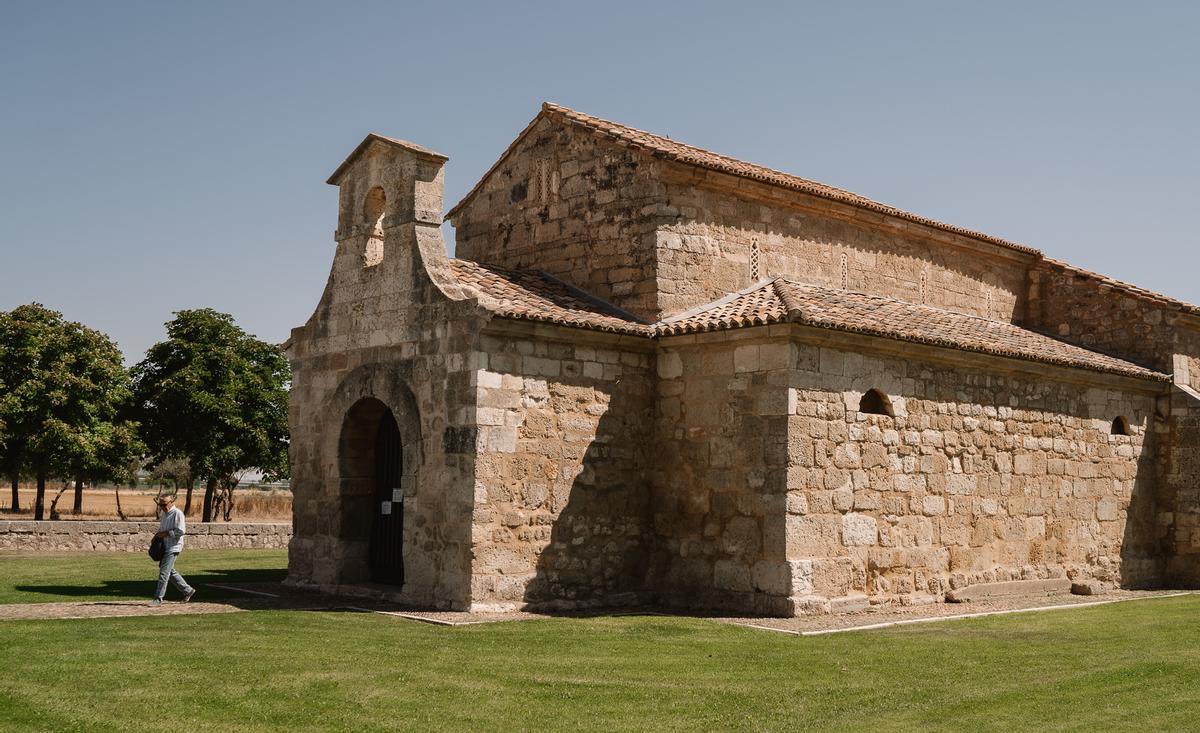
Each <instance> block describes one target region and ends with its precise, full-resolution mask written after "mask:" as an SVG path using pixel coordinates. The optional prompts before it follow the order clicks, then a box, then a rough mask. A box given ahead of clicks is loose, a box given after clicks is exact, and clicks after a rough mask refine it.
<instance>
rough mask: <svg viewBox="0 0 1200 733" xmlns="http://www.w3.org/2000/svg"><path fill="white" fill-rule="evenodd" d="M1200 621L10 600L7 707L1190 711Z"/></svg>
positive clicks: (4, 639) (806, 717)
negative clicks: (20, 607)
mask: <svg viewBox="0 0 1200 733" xmlns="http://www.w3.org/2000/svg"><path fill="white" fill-rule="evenodd" d="M199 554H200V553H196V555H197V556H199ZM3 562H7V561H3ZM148 562H149V561H147V563H148ZM275 563H276V566H277V565H278V556H276V560H275ZM214 565H215V564H214ZM8 583H9V581H7V580H6V581H5V584H8ZM94 584H98V582H97V583H94ZM6 592H7V591H6ZM1198 638H1200V597H1196V596H1189V597H1180V598H1170V599H1159V600H1150V601H1140V602H1134V603H1121V604H1115V605H1109V606H1101V607H1094V608H1085V609H1075V610H1069V611H1056V612H1053V613H1037V614H1027V615H1017V616H1006V617H994V618H988V619H976V620H967V621H953V622H943V623H938V624H927V625H918V626H908V627H903V628H899V629H891V630H884V631H871V632H860V633H848V634H836V635H832V636H825V637H812V638H799V637H793V636H784V635H780V634H772V633H768V632H763V631H755V630H751V629H744V628H738V627H733V626H725V625H721V624H718V623H715V622H710V621H704V620H698V619H678V618H663V617H656V616H645V617H599V618H592V619H566V618H562V619H550V620H540V621H527V622H509V623H499V624H487V625H479V626H467V627H457V628H446V627H437V626H430V625H426V624H420V623H416V622H411V621H405V620H400V619H396V618H392V617H387V616H381V615H377V614H368V613H353V612H344V613H343V612H319V613H318V612H303V611H256V612H246V613H238V614H223V615H207V616H173V617H167V616H160V617H144V618H118V619H94V620H71V621H4V622H0V729H2V730H5V731H8V730H87V731H128V730H139V731H158V730H161V731H184V730H220V731H266V730H289V731H290V730H299V731H325V730H334V731H354V732H356V733H357V732H360V731H385V730H413V731H423V730H464V731H477V732H485V731H498V730H499V731H503V730H556V731H557V730H568V731H573V732H576V731H591V730H597V731H613V730H702V731H713V730H747V731H757V730H786V731H796V730H846V731H870V732H871V733H877V732H882V731H907V730H947V731H1005V732H1006V733H1015V732H1016V731H1024V730H1080V731H1094V730H1122V729H1124V730H1133V729H1136V730H1141V731H1159V730H1195V729H1196V728H1197V720H1198V719H1200V644H1197V643H1196V641H1197V639H1198Z"/></svg>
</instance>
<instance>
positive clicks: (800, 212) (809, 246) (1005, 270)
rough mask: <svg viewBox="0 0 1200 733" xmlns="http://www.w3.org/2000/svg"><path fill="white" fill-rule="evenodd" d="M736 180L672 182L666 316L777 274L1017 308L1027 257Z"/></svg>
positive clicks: (1002, 314)
mask: <svg viewBox="0 0 1200 733" xmlns="http://www.w3.org/2000/svg"><path fill="white" fill-rule="evenodd" d="M709 178H713V176H709ZM738 188H739V190H738V192H737V194H736V195H734V194H731V193H730V192H729V191H727V190H724V189H712V188H708V187H707V186H705V185H695V183H694V182H693V181H685V182H683V183H672V184H671V185H669V186H668V189H667V191H668V201H669V207H668V211H667V213H668V214H674V215H675V216H676V218H675V221H674V222H672V223H670V224H667V225H665V226H663V227H662V228H661V229H660V231H659V234H658V241H657V248H658V253H657V260H658V268H657V274H658V288H659V290H660V292H661V295H660V303H659V305H660V310H661V312H662V313H663V314H664V315H673V314H675V313H679V312H682V311H685V310H687V309H689V308H693V307H696V306H698V305H702V304H704V303H708V302H710V301H713V300H716V299H717V298H721V297H723V296H724V295H726V294H727V293H731V292H735V291H737V290H740V289H742V288H745V287H747V286H749V285H751V284H753V283H754V282H756V281H758V280H760V279H763V278H774V277H788V278H793V279H796V280H800V281H803V282H809V283H813V284H817V285H824V286H826V287H832V288H842V289H848V290H857V291H861V292H866V293H873V294H878V295H885V296H889V297H892V298H899V299H901V300H906V301H909V302H911V303H926V304H929V305H933V306H937V307H939V308H945V309H947V310H951V311H956V312H959V313H969V314H973V315H980V316H986V317H988V318H995V319H998V320H1007V321H1011V320H1013V319H1014V318H1019V317H1020V315H1021V313H1022V308H1023V305H1024V304H1023V301H1024V298H1025V291H1026V285H1025V268H1026V266H1027V263H1026V260H1028V259H1030V258H1028V257H1025V256H1019V257H1018V256H1015V253H1012V252H1010V251H1007V250H1001V249H1000V248H997V247H994V246H990V245H982V244H977V245H975V246H974V247H973V248H965V247H964V246H959V247H955V246H953V244H954V242H946V241H935V238H934V237H933V234H932V231H931V230H928V229H927V228H923V227H920V226H919V225H911V226H907V227H898V226H892V227H883V226H871V225H869V224H868V223H867V222H858V221H848V220H845V219H842V218H838V217H837V216H835V215H833V212H832V209H833V208H834V207H832V206H831V205H830V204H829V203H827V202H822V201H820V200H817V199H814V198H812V197H805V196H800V195H798V194H792V195H790V196H789V197H785V196H782V195H781V194H780V192H778V191H770V190H769V189H765V188H764V190H763V191H761V192H759V191H756V190H755V188H754V187H753V186H746V185H743V186H739V187H738ZM748 194H761V195H754V196H752V195H748ZM826 210H827V211H829V212H830V213H823V212H824V211H826ZM944 238H945V237H942V239H944ZM959 244H960V245H962V244H963V243H962V242H959ZM755 250H757V252H755ZM752 259H757V260H758V267H757V272H755V268H754V267H753V266H752V263H751V260H752Z"/></svg>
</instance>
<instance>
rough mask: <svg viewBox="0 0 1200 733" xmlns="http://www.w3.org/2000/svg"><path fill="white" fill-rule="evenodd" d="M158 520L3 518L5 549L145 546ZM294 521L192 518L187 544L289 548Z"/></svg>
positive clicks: (1, 547) (0, 545) (0, 546)
mask: <svg viewBox="0 0 1200 733" xmlns="http://www.w3.org/2000/svg"><path fill="white" fill-rule="evenodd" d="M157 531H158V522H93V521H75V520H66V521H61V522H34V521H20V520H18V521H5V522H0V553H25V552H145V551H146V549H147V548H148V547H149V546H150V540H151V538H152V537H153V536H154V533H155V532H157ZM291 539H292V525H291V524H282V523H280V524H276V523H253V524H252V523H246V524H242V523H232V522H229V523H226V522H216V523H209V524H205V523H202V522H188V532H187V539H186V543H185V545H184V548H185V549H184V551H185V552H186V551H187V550H221V549H230V548H241V549H277V550H281V549H285V548H286V547H287V546H288V542H290V541H291Z"/></svg>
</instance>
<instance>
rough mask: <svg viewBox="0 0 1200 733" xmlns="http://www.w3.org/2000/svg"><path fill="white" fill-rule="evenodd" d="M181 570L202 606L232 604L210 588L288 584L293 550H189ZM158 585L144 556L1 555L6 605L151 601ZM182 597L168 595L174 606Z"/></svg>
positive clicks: (1, 593)
mask: <svg viewBox="0 0 1200 733" xmlns="http://www.w3.org/2000/svg"><path fill="white" fill-rule="evenodd" d="M175 569H176V570H178V571H179V572H180V573H182V574H183V576H184V577H185V578H187V581H188V582H189V583H191V584H192V585H194V586H196V588H197V590H198V591H199V594H198V595H197V596H196V600H204V599H214V598H226V597H229V596H231V595H233V594H232V593H230V592H229V591H223V590H219V589H216V588H209V587H208V584H209V583H221V584H224V583H247V582H257V581H265V580H283V578H284V577H285V576H286V575H287V550H184V552H183V554H182V555H180V556H179V562H178V563H176V565H175ZM157 582H158V563H156V562H154V561H153V560H151V559H150V558H149V557H147V556H146V555H145V554H144V553H141V552H133V553H127V552H92V553H70V554H67V553H48V554H44V555H20V556H14V555H0V603H43V602H51V601H53V602H57V601H112V600H139V599H145V600H149V599H150V598H151V597H152V596H153V595H154V585H155V583H157ZM178 597H179V594H178V591H176V590H175V589H174V588H168V589H167V599H168V600H170V599H177V598H178ZM243 597H244V596H243Z"/></svg>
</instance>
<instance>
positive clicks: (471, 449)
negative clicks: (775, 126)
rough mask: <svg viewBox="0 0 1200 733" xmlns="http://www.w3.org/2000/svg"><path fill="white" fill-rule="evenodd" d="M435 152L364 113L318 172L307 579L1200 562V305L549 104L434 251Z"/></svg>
mask: <svg viewBox="0 0 1200 733" xmlns="http://www.w3.org/2000/svg"><path fill="white" fill-rule="evenodd" d="M445 161H446V157H445V156H442V155H440V154H438V153H434V152H433V151H430V150H427V149H424V148H422V147H420V146H418V145H414V144H412V143H407V142H404V141H401V140H392V139H388V138H382V137H380V136H378V135H371V136H368V137H367V139H366V140H364V141H363V143H362V144H360V145H359V146H358V148H357V149H356V150H355V151H354V152H353V153H351V155H350V157H349V158H347V159H346V161H345V162H344V163H343V164H342V165H341V166H340V167H339V168H338V169H337V171H335V173H334V175H333V176H332V177H331V178H330V183H332V184H334V185H337V186H338V187H339V211H338V226H337V231H336V233H335V239H336V241H337V246H336V250H335V251H334V253H333V267H332V269H331V272H330V277H329V280H328V283H327V286H326V290H325V292H324V294H323V295H322V297H321V299H320V302H319V303H318V305H317V308H316V310H315V312H314V313H313V315H312V317H311V318H309V319H308V321H307V322H306V323H305V325H304V326H302V327H300V328H298V329H295V330H294V331H293V333H292V338H291V339H290V340H289V342H288V344H287V346H286V348H287V352H288V355H289V359H290V361H291V364H292V368H293V384H292V395H291V412H290V420H289V422H290V425H291V434H292V442H291V448H290V450H291V464H292V481H293V490H294V493H295V504H294V506H295V526H296V537H295V539H293V540H292V542H291V544H290V551H289V581H288V582H289V583H291V584H293V585H300V586H310V587H316V588H334V587H346V586H354V585H361V584H363V583H368V582H373V583H376V584H386V585H388V586H389V587H390V588H391V590H390V591H389V592H390V593H391V594H392V595H394V596H395V597H396V598H397V599H398V600H400V601H402V602H404V603H407V604H410V605H414V606H420V607H426V608H434V609H461V610H507V609H518V608H526V607H534V608H538V607H541V608H563V609H565V608H593V607H602V606H610V607H611V606H630V605H638V604H641V605H659V606H666V607H677V608H684V609H723V610H728V611H735V612H739V613H756V614H768V615H790V614H799V613H810V612H826V613H828V612H840V611H852V610H859V609H862V608H865V607H866V606H867V605H871V604H874V605H886V604H892V605H914V604H924V603H933V602H941V601H943V600H945V599H946V598H947V596H948V594H950V593H951V591H954V595H955V596H958V597H967V596H970V595H972V593H983V592H984V590H983V589H984V588H985V587H991V588H993V589H997V588H1010V587H1053V588H1062V587H1066V586H1067V585H1068V584H1070V585H1074V586H1077V587H1080V588H1083V587H1086V588H1089V589H1093V590H1095V589H1103V588H1107V587H1112V586H1115V585H1121V586H1125V587H1130V586H1154V585H1164V584H1184V583H1189V584H1190V583H1196V582H1200V580H1198V579H1200V572H1198V571H1196V570H1195V569H1194V568H1195V567H1197V566H1198V564H1197V559H1198V558H1200V490H1197V488H1196V476H1197V473H1198V472H1200V451H1198V450H1197V448H1196V445H1197V440H1196V436H1197V435H1200V391H1198V390H1200V308H1196V307H1195V306H1190V305H1188V304H1185V303H1180V302H1178V301H1173V300H1171V299H1170V298H1166V297H1165V296H1159V295H1156V294H1154V293H1150V292H1148V291H1145V290H1142V289H1140V288H1136V287H1133V286H1129V285H1126V284H1124V283H1120V282H1117V281H1113V280H1110V279H1107V278H1103V277H1102V276H1098V275H1095V274H1093V273H1087V272H1084V271H1081V270H1078V269H1077V268H1073V267H1071V266H1068V265H1065V264H1063V263H1057V262H1055V261H1053V260H1050V259H1049V258H1047V257H1045V256H1044V255H1043V254H1042V253H1041V252H1039V251H1038V250H1035V249H1032V248H1030V247H1027V246H1024V245H1020V244H1016V243H1012V242H1006V241H1004V240H1001V239H998V238H995V237H990V236H988V235H984V234H979V233H976V232H972V231H969V230H966V229H962V228H960V227H955V226H951V225H947V224H941V223H938V222H934V221H932V220H929V219H926V218H924V217H920V216H916V215H914V214H909V213H907V212H902V211H898V210H896V209H894V208H892V207H888V206H886V205H883V204H880V203H877V202H872V201H869V200H867V199H864V198H863V197H861V196H858V195H856V194H852V193H850V192H847V191H841V190H839V189H834V188H832V187H829V186H824V185H822V184H818V183H815V182H812V181H808V180H806V179H800V178H797V177H795V176H788V175H787V174H783V173H780V172H778V171H774V170H770V169H767V168H763V167H761V166H755V165H752V164H749V163H744V162H741V161H735V160H732V159H730V158H727V157H725V156H720V155H717V154H715V153H710V152H708V151H704V150H700V149H698V148H694V147H692V146H688V145H685V144H682V143H679V142H677V141H674V140H671V139H668V138H664V137H661V136H656V135H653V134H652V133H647V132H644V131H640V130H636V129H633V128H628V127H625V126H622V125H619V124H616V123H610V122H607V121H604V120H600V119H598V118H593V117H590V116H588V115H583V114H581V113H577V112H574V111H572V110H567V109H565V108H561V107H557V106H554V105H546V106H545V107H544V108H543V110H542V112H541V113H540V114H539V115H538V116H537V117H536V118H535V119H534V120H533V122H531V123H530V125H529V126H528V127H527V128H526V129H525V130H524V131H523V132H522V133H521V134H520V135H519V136H518V138H517V139H516V140H515V141H514V143H513V144H512V145H511V146H510V147H509V149H508V150H506V151H505V152H504V153H503V154H502V155H501V157H500V159H499V160H498V161H497V163H496V164H495V165H494V166H493V167H492V168H491V170H489V171H488V173H487V174H485V176H484V177H483V179H482V180H481V181H480V182H479V183H478V185H476V186H475V187H474V188H473V189H472V191H471V192H470V193H469V194H468V195H467V196H466V197H465V198H464V199H463V201H462V202H460V203H459V204H458V205H457V206H455V207H453V208H452V209H451V210H450V212H449V213H448V214H447V217H448V218H449V220H450V222H451V223H452V224H453V226H454V228H455V233H456V239H457V242H456V253H457V255H458V257H459V258H461V259H459V260H450V259H448V258H447V256H446V253H445V247H444V244H443V242H442V240H441V234H440V232H441V229H440V225H441V223H442V219H441V216H440V212H441V210H442V201H441V193H442V181H443V164H444V163H445ZM139 547H140V542H139ZM997 584H999V585H997ZM1013 584H1016V585H1013ZM969 589H974V590H969Z"/></svg>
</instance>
